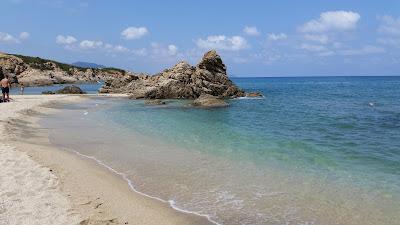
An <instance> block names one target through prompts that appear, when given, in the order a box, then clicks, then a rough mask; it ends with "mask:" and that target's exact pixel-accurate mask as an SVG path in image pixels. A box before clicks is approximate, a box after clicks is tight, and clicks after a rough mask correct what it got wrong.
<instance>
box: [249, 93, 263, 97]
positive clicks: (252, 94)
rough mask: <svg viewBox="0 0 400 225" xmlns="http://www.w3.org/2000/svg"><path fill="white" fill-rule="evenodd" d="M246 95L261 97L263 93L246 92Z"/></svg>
mask: <svg viewBox="0 0 400 225" xmlns="http://www.w3.org/2000/svg"><path fill="white" fill-rule="evenodd" d="M246 97H250V98H256V97H263V94H261V92H248V93H246Z"/></svg>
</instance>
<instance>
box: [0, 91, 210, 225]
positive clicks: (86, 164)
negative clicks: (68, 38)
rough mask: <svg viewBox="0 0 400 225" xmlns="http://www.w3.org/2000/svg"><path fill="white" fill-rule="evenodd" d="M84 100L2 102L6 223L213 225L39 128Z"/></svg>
mask: <svg viewBox="0 0 400 225" xmlns="http://www.w3.org/2000/svg"><path fill="white" fill-rule="evenodd" d="M83 100H84V98H83V97H80V96H65V95H51V96H41V95H40V96H39V95H32V96H13V101H12V102H10V103H4V104H0V112H1V113H0V120H1V123H0V134H1V136H2V143H1V144H0V166H1V168H2V170H1V173H0V224H1V225H3V224H4V225H6V224H7V225H13V224H15V225H17V224H18V225H24V224H29V225H31V224H41V225H43V224H209V223H210V222H209V221H208V220H207V218H205V217H201V216H197V215H193V214H188V213H183V212H179V211H176V210H174V209H173V208H171V207H170V206H169V205H168V204H167V203H163V202H160V201H158V200H155V199H151V198H148V197H146V196H143V195H141V194H139V193H136V192H134V191H132V189H131V188H130V187H129V185H128V183H127V182H126V181H125V180H124V179H123V178H122V177H121V176H120V175H118V174H115V173H113V172H112V171H110V170H109V169H106V168H105V167H103V166H101V165H99V164H98V163H96V162H95V161H93V160H91V159H89V158H85V157H82V156H79V155H77V154H75V153H73V152H69V151H64V150H60V149H55V148H54V146H52V145H51V144H50V142H49V139H48V132H47V130H45V129H41V128H40V127H39V126H38V125H37V123H36V122H37V121H38V120H39V118H44V117H45V116H46V115H48V114H50V113H56V112H57V110H56V109H54V108H51V107H48V106H49V105H51V104H55V103H58V104H60V103H68V102H74V101H83Z"/></svg>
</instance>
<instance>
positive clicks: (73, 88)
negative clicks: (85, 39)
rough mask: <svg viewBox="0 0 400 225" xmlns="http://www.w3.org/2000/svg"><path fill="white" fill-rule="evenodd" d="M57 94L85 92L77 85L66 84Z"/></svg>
mask: <svg viewBox="0 0 400 225" xmlns="http://www.w3.org/2000/svg"><path fill="white" fill-rule="evenodd" d="M56 93H57V94H86V92H84V91H82V89H81V88H80V87H77V86H74V85H72V86H66V87H64V88H62V89H60V90H58V91H56Z"/></svg>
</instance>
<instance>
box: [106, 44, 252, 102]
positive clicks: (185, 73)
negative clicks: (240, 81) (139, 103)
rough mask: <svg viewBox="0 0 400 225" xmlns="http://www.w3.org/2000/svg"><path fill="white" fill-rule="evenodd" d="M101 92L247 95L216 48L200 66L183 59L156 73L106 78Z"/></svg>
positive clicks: (141, 95)
mask: <svg viewBox="0 0 400 225" xmlns="http://www.w3.org/2000/svg"><path fill="white" fill-rule="evenodd" d="M100 92H102V93H128V94H130V95H131V98H134V99H140V98H148V99H181V98H183V99H196V98H198V97H199V96H200V95H202V94H210V95H213V96H218V97H222V98H233V97H241V96H244V92H243V91H242V90H241V89H239V88H238V87H237V86H236V85H234V84H233V82H232V81H231V80H230V79H229V78H228V76H227V74H226V66H225V64H224V63H223V62H222V59H221V57H220V56H219V55H218V54H217V52H216V51H215V50H212V51H209V52H207V53H206V54H205V55H204V56H203V58H202V60H201V61H200V62H199V64H198V65H197V66H196V67H194V66H191V65H189V64H188V63H187V62H179V63H178V64H176V65H175V66H174V67H173V68H171V69H166V70H164V71H163V72H161V73H158V74H156V75H154V76H148V75H137V76H135V78H134V79H127V78H126V77H123V78H119V79H113V80H112V81H107V82H105V85H104V86H103V87H102V89H101V90H100Z"/></svg>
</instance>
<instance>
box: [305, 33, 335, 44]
mask: <svg viewBox="0 0 400 225" xmlns="http://www.w3.org/2000/svg"><path fill="white" fill-rule="evenodd" d="M304 39H305V40H307V41H313V42H319V43H321V44H326V43H328V41H329V38H328V36H327V35H325V34H321V35H319V34H315V35H314V34H306V35H304Z"/></svg>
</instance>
